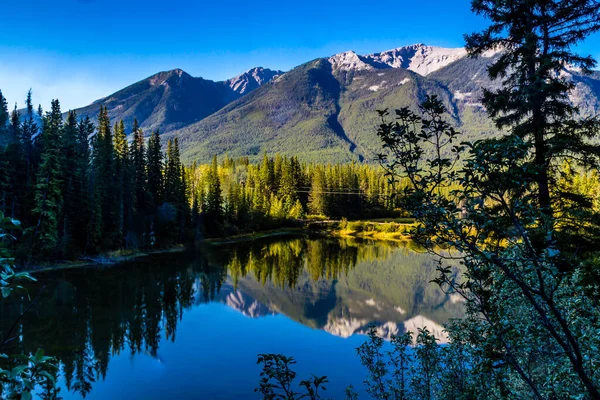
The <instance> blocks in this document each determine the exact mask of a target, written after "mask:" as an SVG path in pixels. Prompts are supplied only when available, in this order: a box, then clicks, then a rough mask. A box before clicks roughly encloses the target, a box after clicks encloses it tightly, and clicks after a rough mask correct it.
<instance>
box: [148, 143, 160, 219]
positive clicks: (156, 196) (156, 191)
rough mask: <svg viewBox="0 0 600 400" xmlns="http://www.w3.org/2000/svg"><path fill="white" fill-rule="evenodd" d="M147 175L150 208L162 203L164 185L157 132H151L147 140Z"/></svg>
mask: <svg viewBox="0 0 600 400" xmlns="http://www.w3.org/2000/svg"><path fill="white" fill-rule="evenodd" d="M146 158H147V174H148V193H149V194H150V197H151V205H152V206H151V208H152V212H154V208H156V206H159V205H161V204H162V203H163V199H164V183H163V153H162V146H161V143H160V135H159V134H158V131H154V132H152V136H150V139H149V140H148V154H147V157H146Z"/></svg>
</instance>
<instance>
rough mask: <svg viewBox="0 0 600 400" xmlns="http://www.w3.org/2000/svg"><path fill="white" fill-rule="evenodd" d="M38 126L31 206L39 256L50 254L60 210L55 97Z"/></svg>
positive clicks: (59, 117) (58, 122)
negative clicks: (39, 143)
mask: <svg viewBox="0 0 600 400" xmlns="http://www.w3.org/2000/svg"><path fill="white" fill-rule="evenodd" d="M43 122H44V127H43V130H42V138H41V139H42V142H43V152H42V156H41V163H40V167H39V171H38V176H37V184H36V186H35V208H34V209H33V213H34V215H35V216H36V218H37V223H36V226H35V228H34V233H33V238H34V242H35V245H34V246H35V249H36V250H38V251H39V254H40V255H42V256H46V257H49V256H52V255H54V253H55V251H56V246H57V244H58V240H59V236H58V223H59V215H60V213H61V210H62V205H63V196H62V192H61V185H62V182H61V176H62V163H63V161H64V157H63V154H62V149H61V143H62V140H61V134H62V132H61V131H62V115H61V112H60V104H59V102H58V100H53V101H52V103H51V109H50V112H48V114H47V115H46V116H45V118H44V121H43Z"/></svg>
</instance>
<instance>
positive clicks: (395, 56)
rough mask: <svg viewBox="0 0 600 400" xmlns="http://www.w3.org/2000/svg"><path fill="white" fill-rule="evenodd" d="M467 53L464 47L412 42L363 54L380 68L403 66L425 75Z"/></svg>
mask: <svg viewBox="0 0 600 400" xmlns="http://www.w3.org/2000/svg"><path fill="white" fill-rule="evenodd" d="M466 55H467V51H466V50H465V49H464V48H444V47H436V46H427V45H424V44H421V43H419V44H413V45H410V46H404V47H398V48H395V49H391V50H387V51H383V52H381V53H374V54H369V55H366V56H364V59H366V60H368V62H370V63H371V64H373V65H378V66H380V67H381V68H385V67H388V68H404V69H408V70H410V71H413V72H416V73H417V74H419V75H423V76H426V75H428V74H430V73H432V72H434V71H437V70H438V69H440V68H443V67H445V66H447V65H449V64H451V63H453V62H455V61H457V60H459V59H461V58H463V57H465V56H466Z"/></svg>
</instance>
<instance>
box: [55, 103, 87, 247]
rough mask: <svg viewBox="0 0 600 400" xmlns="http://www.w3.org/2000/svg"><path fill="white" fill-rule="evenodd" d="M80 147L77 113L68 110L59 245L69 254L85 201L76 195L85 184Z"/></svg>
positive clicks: (65, 129)
mask: <svg viewBox="0 0 600 400" xmlns="http://www.w3.org/2000/svg"><path fill="white" fill-rule="evenodd" d="M80 149H81V148H80V146H79V127H78V126H77V115H76V113H75V111H69V113H68V114H67V120H66V121H65V125H64V129H63V134H62V151H63V155H64V162H63V164H62V171H61V183H62V186H61V191H62V195H63V199H64V207H63V213H62V224H61V226H60V234H61V238H62V242H63V245H62V246H61V247H62V251H63V253H71V254H72V253H73V252H74V250H75V249H73V247H74V246H77V244H76V243H75V240H76V238H77V237H78V236H79V235H80V232H77V231H76V230H75V229H76V226H77V225H76V221H77V220H78V219H79V213H80V210H81V204H80V201H81V200H83V201H85V198H84V199H82V198H81V197H79V198H78V196H81V195H82V194H85V191H84V188H85V185H86V183H85V177H82V176H81V175H80V172H81V171H80V163H81V162H82V161H81V160H80V156H81V154H80ZM84 197H85V196H84ZM77 247H79V246H77Z"/></svg>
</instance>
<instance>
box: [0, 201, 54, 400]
mask: <svg viewBox="0 0 600 400" xmlns="http://www.w3.org/2000/svg"><path fill="white" fill-rule="evenodd" d="M18 229H20V223H19V222H18V221H15V220H13V219H12V218H5V217H4V215H3V214H2V213H1V212H0V267H1V268H2V272H0V290H1V291H2V298H3V299H5V298H7V297H8V296H9V295H10V294H13V293H14V292H15V291H23V292H25V293H27V291H26V289H25V288H23V286H22V285H21V283H22V282H24V281H35V279H34V278H33V277H32V276H31V275H29V274H28V273H26V272H15V271H14V260H13V259H12V258H11V257H10V252H9V251H8V249H7V246H6V245H7V242H10V241H12V240H14V237H13V236H12V235H11V234H10V232H12V231H14V230H18ZM17 323H18V320H17V321H15V323H14V324H13V325H12V327H11V329H10V330H9V331H8V332H7V333H6V335H5V336H4V334H3V336H2V338H1V342H0V360H1V361H2V365H3V366H10V367H8V368H6V369H4V368H0V383H1V386H0V395H2V398H8V399H22V400H27V399H31V398H32V393H33V392H34V391H35V390H36V389H37V388H38V387H41V388H43V391H44V394H45V395H47V397H49V398H55V397H56V395H57V393H58V389H57V388H56V373H57V370H58V368H57V367H56V365H55V364H54V363H53V362H54V361H55V360H54V358H52V357H48V356H45V355H44V350H43V349H38V350H37V351H36V353H35V354H33V355H25V354H15V355H10V356H9V355H7V354H5V353H3V352H2V348H3V347H4V346H5V345H6V344H7V343H9V342H10V341H11V340H13V339H14V337H12V336H11V333H12V330H13V329H14V328H15V326H16V324H17Z"/></svg>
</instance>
